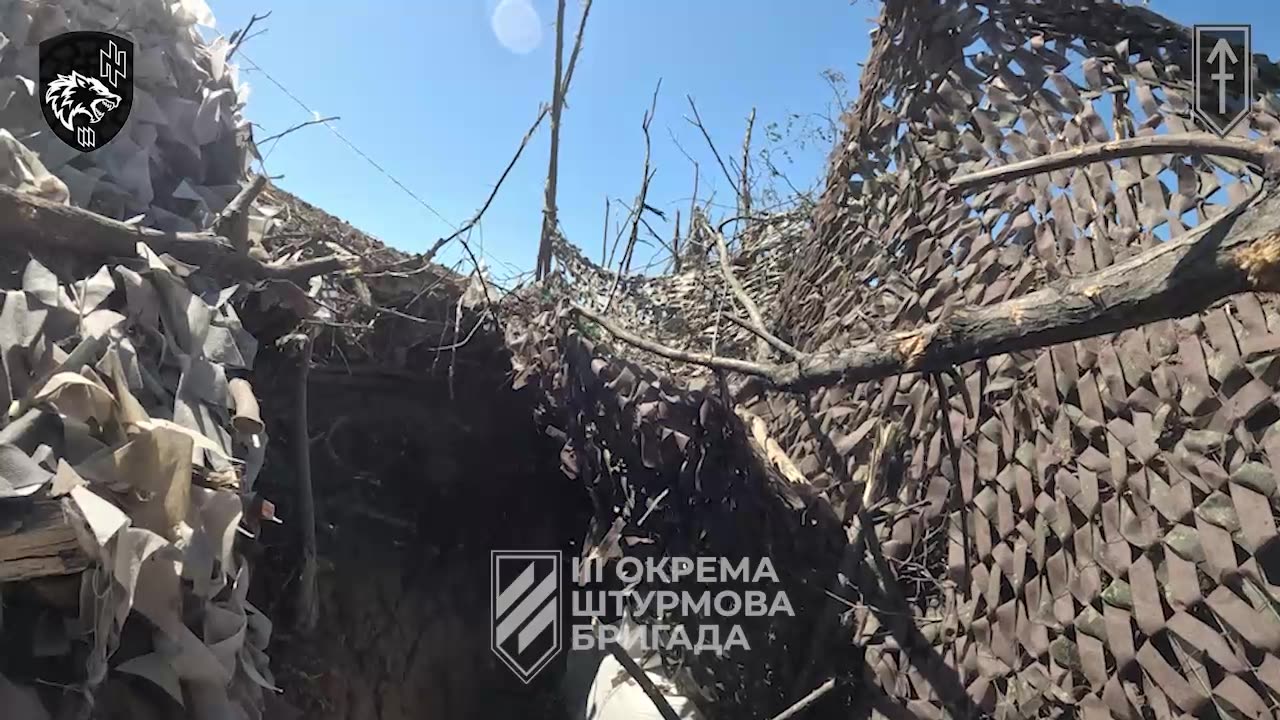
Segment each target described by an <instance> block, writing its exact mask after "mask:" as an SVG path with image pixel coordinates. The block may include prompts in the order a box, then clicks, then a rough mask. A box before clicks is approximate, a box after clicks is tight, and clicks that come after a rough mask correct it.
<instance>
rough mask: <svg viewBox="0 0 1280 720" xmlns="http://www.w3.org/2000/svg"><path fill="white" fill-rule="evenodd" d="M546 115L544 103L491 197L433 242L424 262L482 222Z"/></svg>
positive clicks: (491, 191)
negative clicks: (454, 227)
mask: <svg viewBox="0 0 1280 720" xmlns="http://www.w3.org/2000/svg"><path fill="white" fill-rule="evenodd" d="M546 116H547V106H546V105H543V106H542V109H541V110H539V111H538V117H536V118H534V121H533V124H532V125H530V126H529V130H528V131H527V132H525V134H524V137H523V138H521V140H520V147H518V148H516V154H515V155H513V156H512V157H511V162H509V163H507V167H506V169H504V170H503V171H502V175H500V176H499V177H498V182H497V184H495V185H494V186H493V189H492V190H490V191H489V197H487V198H485V201H484V204H483V205H481V206H480V209H479V210H477V211H476V214H475V215H472V216H471V219H470V220H468V221H466V222H465V223H463V224H462V227H460V228H458V229H457V230H455V231H453V234H452V235H449V236H448V237H442V238H440V239H439V240H437V241H435V243H433V244H432V245H431V247H430V248H428V249H427V252H426V253H425V254H424V255H423V256H422V262H430V261H431V258H433V257H435V256H436V253H437V252H439V251H440V248H442V247H444V246H445V245H447V244H449V243H450V242H452V241H453V240H456V239H457V238H459V237H461V236H462V235H463V234H464V233H467V232H470V231H471V228H474V227H475V226H476V223H478V222H480V218H482V217H484V213H485V211H486V210H488V209H489V206H490V205H492V204H493V199H494V198H496V197H497V196H498V190H499V189H500V188H501V187H502V183H503V182H504V181H505V180H506V179H507V176H508V175H510V174H511V169H512V168H514V167H515V166H516V162H517V161H519V160H520V155H521V154H523V153H524V149H525V147H526V146H528V144H529V140H530V139H531V138H532V137H533V134H534V133H535V132H537V131H538V126H539V125H541V124H542V120H543V118H545V117H546Z"/></svg>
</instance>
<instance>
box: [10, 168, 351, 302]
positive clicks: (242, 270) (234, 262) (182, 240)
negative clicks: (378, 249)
mask: <svg viewBox="0 0 1280 720" xmlns="http://www.w3.org/2000/svg"><path fill="white" fill-rule="evenodd" d="M0 235H2V236H3V238H4V239H3V242H4V243H5V244H7V245H15V244H16V245H19V246H22V247H26V248H27V249H28V250H33V251H34V250H48V249H57V250H70V251H74V252H77V253H84V254H86V255H91V256H112V255H113V256H119V257H134V256H136V255H137V244H138V243H139V242H144V243H146V244H147V245H148V246H150V247H151V249H152V250H154V251H156V252H157V253H168V254H170V255H172V256H173V257H175V258H177V259H178V260H181V261H183V262H185V263H190V264H193V265H199V266H200V267H201V268H203V269H204V270H205V271H207V272H214V273H216V272H219V271H221V272H225V273H227V274H229V275H232V276H234V277H236V278H239V279H243V280H268V279H272V280H295V281H297V280H305V279H307V278H310V277H313V276H315V275H324V274H326V273H331V272H337V271H339V270H346V269H349V268H351V267H353V262H354V261H352V260H349V259H345V258H340V257H337V256H328V257H322V258H315V259H312V260H304V261H302V262H297V263H281V264H269V263H264V262H261V261H260V260H257V259H255V258H253V257H250V256H249V255H247V254H245V253H243V252H241V251H239V250H237V249H236V248H235V246H234V245H232V243H231V241H229V240H228V239H227V238H225V237H222V236H219V235H215V234H212V233H207V232H192V233H181V232H179V233H175V232H165V231H163V230H157V229H155V228H147V227H139V226H136V225H129V224H127V223H123V222H120V221H119V220H113V219H111V218H108V217H104V216H102V215H99V214H97V213H95V212H91V211H89V210H85V209H83V208H78V207H73V206H70V205H59V204H58V203H54V202H50V201H48V200H44V199H42V198H38V197H35V196H33V195H28V194H25V193H20V192H18V191H16V190H13V189H10V188H5V187H0Z"/></svg>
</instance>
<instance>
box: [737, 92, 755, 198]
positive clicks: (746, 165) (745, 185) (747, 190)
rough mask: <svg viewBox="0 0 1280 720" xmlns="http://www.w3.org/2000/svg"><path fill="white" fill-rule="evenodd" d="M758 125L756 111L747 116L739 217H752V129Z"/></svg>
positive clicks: (743, 141)
mask: <svg viewBox="0 0 1280 720" xmlns="http://www.w3.org/2000/svg"><path fill="white" fill-rule="evenodd" d="M755 124H756V109H755V108H751V114H750V115H748V116H747V133H746V135H744V136H743V137H742V188H741V189H740V190H739V191H738V216H739V217H748V216H750V215H751V178H750V176H749V175H748V173H749V171H750V169H751V128H752V127H753V126H754V125H755Z"/></svg>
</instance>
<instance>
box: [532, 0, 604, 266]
mask: <svg viewBox="0 0 1280 720" xmlns="http://www.w3.org/2000/svg"><path fill="white" fill-rule="evenodd" d="M590 14H591V0H587V3H586V7H584V8H583V10H582V22H580V23H579V24H578V35H577V37H576V38H575V40H574V43H573V52H571V53H570V57H569V69H568V72H567V73H562V63H563V62H564V0H559V2H558V3H557V4H556V65H555V78H554V81H553V82H554V84H553V85H552V88H551V157H550V159H549V160H548V161H547V184H546V194H545V197H544V199H543V207H542V234H541V236H540V239H539V243H538V260H537V265H536V267H535V268H534V277H536V278H538V279H542V278H543V277H545V276H546V274H547V273H548V272H550V271H551V238H552V236H553V235H554V234H555V232H556V228H557V225H558V222H557V218H556V189H557V185H558V183H559V174H560V114H561V111H562V110H563V109H564V104H565V102H564V99H565V96H566V95H567V94H568V93H569V80H571V79H572V78H573V69H574V66H575V65H576V64H577V62H578V53H580V52H581V51H582V34H583V31H584V30H585V29H586V27H587V17H588V16H589V15H590Z"/></svg>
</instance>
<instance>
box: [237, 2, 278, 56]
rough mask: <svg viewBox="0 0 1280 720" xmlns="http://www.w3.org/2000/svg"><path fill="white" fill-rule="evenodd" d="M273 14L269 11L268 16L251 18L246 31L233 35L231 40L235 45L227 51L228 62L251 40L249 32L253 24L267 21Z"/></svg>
mask: <svg viewBox="0 0 1280 720" xmlns="http://www.w3.org/2000/svg"><path fill="white" fill-rule="evenodd" d="M271 12H272V11H267V14H266V15H253V16H252V17H250V18H249V24H248V25H245V26H244V30H241V31H240V32H238V33H232V34H231V39H232V41H233V42H234V44H232V46H231V49H230V50H227V57H226V62H230V61H231V56H232V55H235V54H236V51H237V50H239V49H240V46H241V45H244V43H245V40H248V39H249V31H250V30H252V29H253V24H254V23H256V22H258V21H259V20H266V19H267V18H269V17H271Z"/></svg>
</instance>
